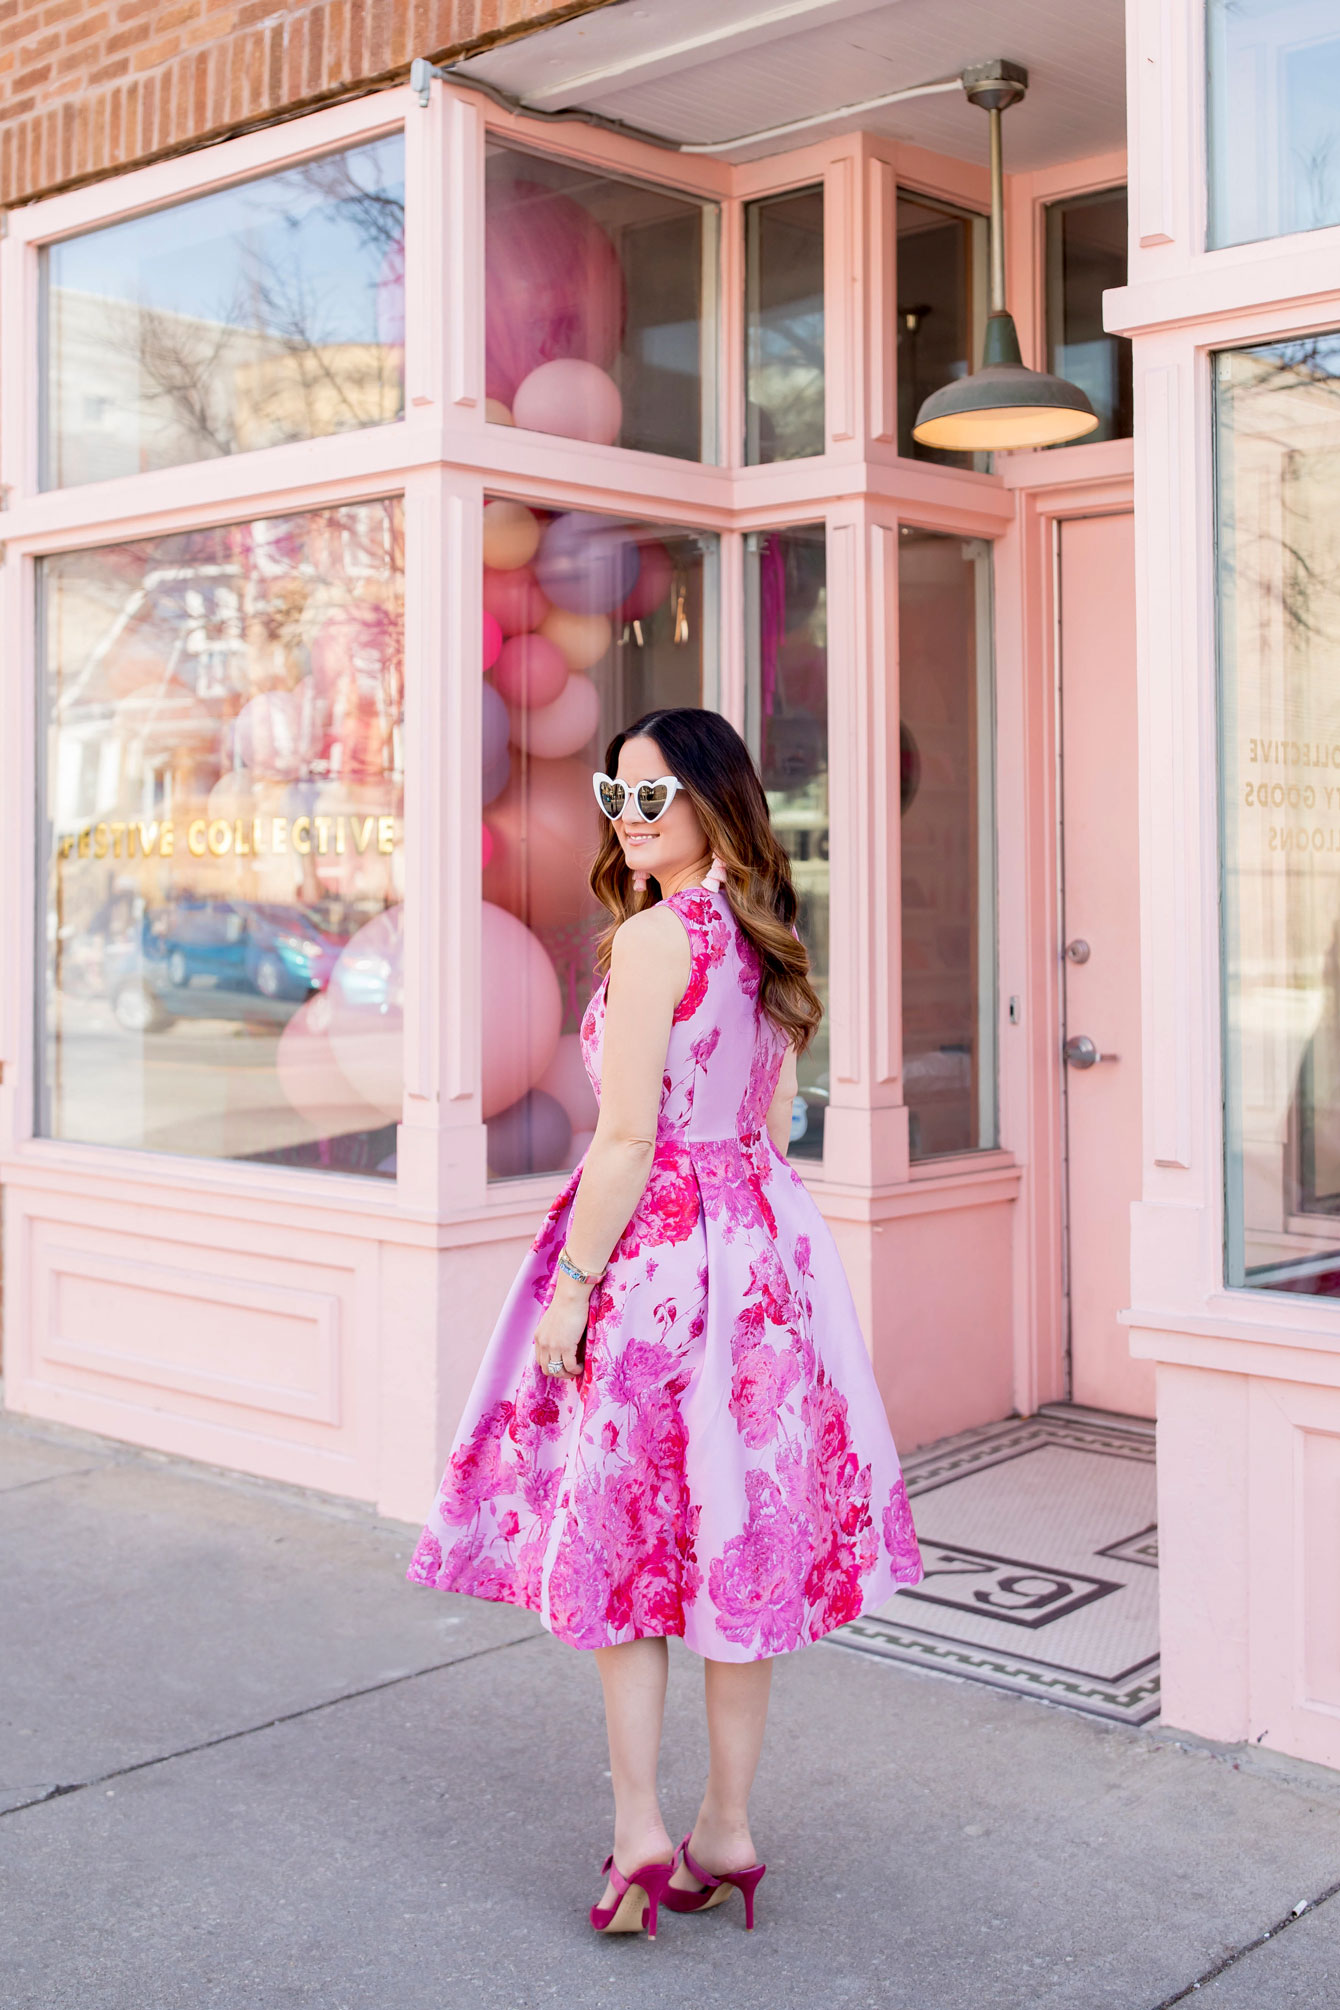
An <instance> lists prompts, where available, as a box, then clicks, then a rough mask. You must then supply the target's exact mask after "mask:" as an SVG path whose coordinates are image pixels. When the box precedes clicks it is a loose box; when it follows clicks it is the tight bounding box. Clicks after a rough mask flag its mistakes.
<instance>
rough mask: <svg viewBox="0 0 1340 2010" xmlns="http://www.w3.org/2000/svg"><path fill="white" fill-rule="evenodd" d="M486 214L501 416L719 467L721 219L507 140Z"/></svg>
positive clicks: (489, 364) (492, 167)
mask: <svg viewBox="0 0 1340 2010" xmlns="http://www.w3.org/2000/svg"><path fill="white" fill-rule="evenodd" d="M485 205H486V209H485V263H486V270H485V309H484V312H485V376H486V390H487V396H488V416H489V418H490V420H492V421H493V422H494V424H496V425H502V426H513V425H514V426H521V427H524V428H526V429H527V430H529V431H531V432H536V433H557V434H559V435H560V436H561V437H563V438H565V439H569V440H591V441H596V442H598V443H600V444H601V445H603V446H618V447H635V448H640V449H641V450H642V452H644V453H650V454H675V455H677V456H679V458H680V459H682V460H689V461H699V460H711V459H713V458H714V456H715V441H714V439H713V437H712V431H713V428H712V417H713V401H714V397H715V385H714V370H713V367H712V366H713V359H714V355H715V341H716V331H715V326H714V322H715V299H714V294H715V272H716V232H715V221H716V212H715V210H713V209H711V208H710V207H709V206H708V205H706V204H704V203H700V202H695V201H693V200H691V199H690V198H689V197H687V196H682V195H674V194H671V193H670V192H669V191H668V190H665V189H660V188H655V187H652V186H650V185H649V184H646V183H640V182H629V181H616V180H614V178H613V177H612V176H610V175H607V174H601V173H600V172H599V171H598V170H597V169H595V168H588V167H580V166H577V165H575V164H573V163H570V162H566V161H559V160H548V159H546V158H545V157H544V156H543V155H541V154H530V153H523V152H522V151H521V150H520V149H519V148H517V147H511V146H503V145H498V144H495V145H491V146H490V147H489V150H488V164H487V183H486V197H485Z"/></svg>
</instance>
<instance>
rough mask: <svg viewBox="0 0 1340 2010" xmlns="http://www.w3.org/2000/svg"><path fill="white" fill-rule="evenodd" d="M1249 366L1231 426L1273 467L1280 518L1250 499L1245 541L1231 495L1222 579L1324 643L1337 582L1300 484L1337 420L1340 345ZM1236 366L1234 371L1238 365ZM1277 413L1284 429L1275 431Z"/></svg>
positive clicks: (1256, 358) (1276, 354)
mask: <svg viewBox="0 0 1340 2010" xmlns="http://www.w3.org/2000/svg"><path fill="white" fill-rule="evenodd" d="M1250 362H1251V364H1252V366H1253V374H1252V378H1251V381H1250V384H1245V383H1243V382H1241V381H1240V380H1239V381H1238V382H1237V383H1236V384H1235V388H1234V391H1233V393H1232V394H1231V395H1232V405H1233V417H1232V424H1233V426H1234V429H1235V432H1237V433H1238V434H1239V436H1241V434H1242V433H1243V432H1248V431H1249V432H1250V436H1251V440H1252V443H1253V447H1254V448H1255V449H1256V451H1257V452H1258V453H1262V454H1264V455H1265V457H1266V458H1267V459H1269V460H1270V461H1271V463H1272V464H1273V466H1274V467H1275V468H1276V470H1277V477H1276V479H1277V481H1278V489H1277V504H1278V516H1277V518H1276V519H1273V520H1272V519H1270V518H1268V516H1267V514H1266V512H1264V511H1263V510H1262V509H1261V508H1260V507H1259V506H1258V505H1257V502H1256V499H1255V498H1253V500H1252V504H1251V506H1250V509H1249V515H1250V521H1251V536H1250V539H1247V538H1244V537H1243V536H1241V535H1240V529H1241V523H1240V513H1239V511H1238V510H1237V507H1236V503H1235V502H1234V501H1231V500H1229V498H1228V496H1227V494H1226V496H1225V501H1226V503H1227V507H1226V508H1225V509H1224V511H1223V517H1222V530H1223V533H1224V535H1223V536H1222V539H1221V553H1220V570H1221V575H1222V577H1223V580H1224V584H1225V585H1226V586H1227V585H1228V584H1229V583H1230V582H1232V583H1233V584H1235V585H1236V586H1238V587H1240V588H1248V589H1250V591H1251V594H1252V596H1253V599H1254V600H1255V601H1256V602H1257V603H1258V604H1259V605H1263V606H1264V605H1270V606H1273V607H1275V608H1277V609H1278V611H1279V614H1280V615H1281V617H1282V619H1283V623H1284V628H1285V631H1286V633H1289V634H1292V635H1294V636H1296V637H1299V638H1301V637H1303V636H1311V637H1313V638H1315V639H1318V640H1322V639H1325V638H1327V637H1329V636H1331V635H1332V634H1333V633H1334V632H1335V627H1336V614H1337V612H1338V611H1340V581H1338V580H1337V577H1336V574H1335V570H1334V566H1333V564H1332V563H1331V562H1330V559H1329V556H1325V555H1323V556H1322V557H1321V558H1320V559H1319V558H1318V555H1317V552H1316V530H1317V512H1316V497H1315V494H1314V493H1311V492H1309V491H1308V489H1307V488H1306V487H1305V486H1303V478H1304V477H1305V475H1307V474H1308V473H1309V472H1310V471H1311V468H1310V464H1312V463H1314V462H1315V459H1316V451H1317V449H1316V445H1315V436H1316V434H1317V433H1318V432H1319V431H1320V429H1321V428H1322V427H1323V426H1326V425H1328V424H1331V423H1334V422H1335V421H1337V420H1340V341H1337V339H1336V337H1335V336H1334V335H1317V336H1311V337H1309V338H1307V339H1306V340H1301V341H1298V342H1291V343H1287V344H1280V345H1279V346H1278V347H1276V348H1273V349H1269V350H1264V351H1258V352H1255V353H1254V354H1253V355H1252V356H1251V358H1250ZM1232 367H1233V368H1234V369H1235V372H1236V371H1237V370H1238V369H1240V368H1241V363H1240V361H1238V360H1237V359H1235V362H1234V365H1233V366H1232ZM1300 394H1301V395H1302V396H1303V397H1304V398H1305V399H1306V401H1307V410H1308V420H1309V424H1308V428H1307V430H1308V432H1309V433H1310V434H1311V435H1312V436H1313V443H1312V444H1310V445H1308V444H1305V443H1302V442H1300V434H1299V414H1300V407H1299V402H1298V401H1299V397H1300ZM1272 412H1278V415H1279V417H1280V419H1281V420H1282V421H1284V422H1285V424H1283V425H1281V426H1278V427H1277V426H1274V425H1272V424H1271V423H1270V415H1271V414H1272Z"/></svg>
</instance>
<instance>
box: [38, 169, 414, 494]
mask: <svg viewBox="0 0 1340 2010" xmlns="http://www.w3.org/2000/svg"><path fill="white" fill-rule="evenodd" d="M404 152H405V147H404V140H403V137H402V136H401V134H399V133H393V134H388V135H387V136H386V137H385V138H384V139H378V140H373V141H370V142H368V143H366V144H365V145H363V146H358V147H352V148H347V149H345V150H344V151H343V152H340V153H330V154H322V155H320V156H318V158H317V159H315V160H309V161H302V162H300V163H298V164H297V165H296V166H293V167H289V168H285V169H284V170H283V171H282V172H280V173H278V174H270V175H265V176H263V177H261V178H259V179H258V180H255V181H249V182H242V183H239V184H238V185H237V186H236V187H232V188H225V189H216V190H213V191H211V192H210V193H209V194H207V195H201V196H196V197H195V198H194V199H192V200H191V201H188V202H180V203H177V204H174V205H173V206H171V207H169V208H166V209H156V210H152V211H150V212H149V213H148V214H147V215H145V216H136V217H129V218H127V219H126V220H125V221H123V222H118V223H112V224H108V225H106V226H104V227H103V228H102V229H100V230H90V231H84V232H82V233H81V234H80V235H78V236H75V237H70V238H67V239H65V240H64V241H63V242H62V243H57V244H52V245H49V246H48V247H46V249H45V250H44V251H43V253H42V275H43V323H44V333H45V343H44V352H45V353H44V397H43V406H42V421H43V423H42V486H43V487H44V488H64V487H69V486H72V485H74V484H76V483H81V482H96V481H104V480H107V479H109V478H110V477H112V476H116V475H135V474H140V473H143V472H144V471H145V470H146V469H149V468H167V467H175V466H178V465H179V464H181V463H182V462H185V461H203V460H213V459H215V458H217V457H218V456H219V455H221V454H237V453H243V452H245V451H246V450H247V449H248V448H253V447H274V446H280V445H283V444H284V443H285V442H287V441H290V440H310V439H316V438H318V437H319V436H321V435H323V434H328V433H343V432H349V431H351V430H353V429H355V428H358V427H362V426H372V425H379V424H382V423H384V422H385V421H387V420H389V419H398V418H399V417H400V415H401V411H402V409H403V400H404V347H405V192H404Z"/></svg>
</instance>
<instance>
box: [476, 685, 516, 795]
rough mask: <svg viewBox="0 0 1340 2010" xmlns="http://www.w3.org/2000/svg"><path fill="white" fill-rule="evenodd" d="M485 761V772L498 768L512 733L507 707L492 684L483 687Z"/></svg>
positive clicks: (483, 750)
mask: <svg viewBox="0 0 1340 2010" xmlns="http://www.w3.org/2000/svg"><path fill="white" fill-rule="evenodd" d="M483 698H484V717H483V749H482V752H483V760H484V772H485V774H487V773H488V771H489V769H490V768H493V767H496V766H497V764H498V762H499V760H500V759H501V758H502V756H503V755H504V754H505V753H506V752H507V735H508V732H509V731H510V721H509V719H508V714H507V707H506V705H505V704H504V703H503V701H502V699H501V698H500V697H499V696H498V693H497V692H496V691H495V690H494V688H493V686H492V685H491V684H485V685H484V687H483Z"/></svg>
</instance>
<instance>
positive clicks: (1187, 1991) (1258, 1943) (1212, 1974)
mask: <svg viewBox="0 0 1340 2010" xmlns="http://www.w3.org/2000/svg"><path fill="white" fill-rule="evenodd" d="M1337 1893H1340V1880H1337V1882H1336V1883H1335V1884H1328V1885H1327V1887H1326V1889H1325V1891H1319V1892H1318V1893H1317V1896H1316V1897H1315V1898H1309V1899H1305V1900H1304V1901H1303V1904H1302V1905H1301V1906H1295V1907H1294V1909H1293V1910H1292V1911H1291V1912H1286V1913H1285V1915H1284V1917H1283V1919H1277V1920H1276V1921H1275V1924H1274V1925H1273V1926H1268V1927H1267V1928H1266V1929H1265V1931H1264V1932H1263V1933H1258V1934H1255V1935H1254V1936H1253V1938H1252V1939H1251V1940H1245V1941H1244V1942H1243V1943H1242V1946H1241V1947H1235V1948H1233V1949H1232V1951H1231V1952H1230V1953H1228V1954H1226V1955H1225V1956H1224V1958H1223V1960H1222V1961H1216V1962H1215V1964H1214V1966H1213V1968H1207V1969H1205V1970H1204V1972H1203V1973H1202V1974H1200V1975H1198V1976H1197V1977H1196V1979H1195V1981H1194V1982H1188V1983H1187V1985H1186V1987H1185V1988H1184V1989H1179V1990H1177V1992H1176V1993H1175V1994H1174V1995H1172V1996H1165V1997H1164V1998H1163V2001H1162V2002H1161V2003H1156V2004H1154V2006H1153V2010H1173V2005H1174V2004H1175V2003H1185V2002H1186V2001H1187V1999H1188V1998H1189V1997H1191V1996H1194V1994H1195V1993H1196V1991H1197V1990H1198V1989H1203V1988H1204V1987H1205V1985H1206V1983H1207V1982H1213V1981H1215V1980H1216V1978H1217V1977H1218V1976H1220V1975H1223V1974H1224V1973H1225V1971H1226V1970H1227V1969H1230V1968H1236V1966H1237V1964H1238V1963H1239V1961H1241V1960H1242V1959H1243V1957H1244V1955H1248V1954H1251V1953H1253V1952H1254V1951H1255V1950H1256V1949H1257V1948H1258V1947H1264V1946H1266V1945H1267V1943H1268V1942H1269V1941H1272V1940H1275V1939H1277V1938H1278V1937H1279V1935H1280V1934H1281V1933H1283V1932H1284V1930H1285V1928H1286V1927H1288V1926H1297V1924H1298V1922H1299V1920H1300V1919H1307V1918H1309V1917H1310V1916H1311V1914H1312V1913H1314V1912H1315V1911H1316V1910H1317V1907H1318V1906H1320V1905H1325V1904H1327V1902H1328V1901H1329V1900H1330V1899H1333V1898H1334V1897H1335V1896H1336V1895H1337Z"/></svg>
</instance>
